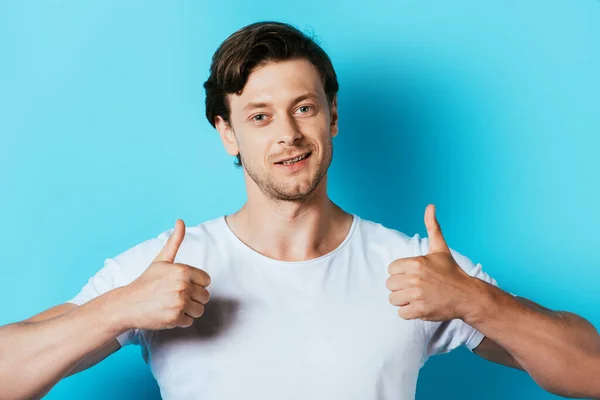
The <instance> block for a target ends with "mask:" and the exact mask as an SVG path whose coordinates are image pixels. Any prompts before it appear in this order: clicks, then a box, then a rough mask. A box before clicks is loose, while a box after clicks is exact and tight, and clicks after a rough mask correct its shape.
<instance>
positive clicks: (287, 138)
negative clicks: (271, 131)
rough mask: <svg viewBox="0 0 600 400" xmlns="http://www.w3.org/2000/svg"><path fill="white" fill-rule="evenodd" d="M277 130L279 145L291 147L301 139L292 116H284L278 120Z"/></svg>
mask: <svg viewBox="0 0 600 400" xmlns="http://www.w3.org/2000/svg"><path fill="white" fill-rule="evenodd" d="M277 128H278V129H277V132H278V135H279V137H278V141H279V144H283V145H288V146H293V145H294V144H295V142H296V141H297V140H299V139H300V138H301V137H302V133H301V132H300V129H299V127H298V124H297V123H296V120H295V119H294V118H293V117H292V116H289V115H286V116H284V117H283V118H280V125H279V126H278V127H277Z"/></svg>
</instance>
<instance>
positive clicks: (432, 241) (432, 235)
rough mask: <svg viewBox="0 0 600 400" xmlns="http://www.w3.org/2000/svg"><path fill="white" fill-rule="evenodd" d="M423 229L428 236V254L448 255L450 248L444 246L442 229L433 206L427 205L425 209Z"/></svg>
mask: <svg viewBox="0 0 600 400" xmlns="http://www.w3.org/2000/svg"><path fill="white" fill-rule="evenodd" d="M425 227H426V228H427V235H428V236H429V254H431V253H439V252H442V253H449V252H450V248H449V247H448V244H446V239H444V235H442V228H440V224H439V223H438V221H437V218H436V217H435V206H434V205H433V204H429V205H428V206H427V208H426V209H425Z"/></svg>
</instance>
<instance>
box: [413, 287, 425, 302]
mask: <svg viewBox="0 0 600 400" xmlns="http://www.w3.org/2000/svg"><path fill="white" fill-rule="evenodd" d="M412 297H413V300H422V299H423V290H422V289H421V288H416V289H415V290H414V292H413V296H412Z"/></svg>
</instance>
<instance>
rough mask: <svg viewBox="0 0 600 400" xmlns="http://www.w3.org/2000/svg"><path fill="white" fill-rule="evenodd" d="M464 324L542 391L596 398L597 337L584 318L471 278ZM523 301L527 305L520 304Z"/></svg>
mask: <svg viewBox="0 0 600 400" xmlns="http://www.w3.org/2000/svg"><path fill="white" fill-rule="evenodd" d="M473 287H474V290H473V293H472V297H471V298H472V304H475V305H476V306H475V307H471V309H470V311H469V312H468V313H466V314H465V318H464V320H465V322H466V323H468V324H469V325H471V326H473V327H474V328H476V329H477V330H479V331H480V332H481V333H483V334H484V335H485V336H486V337H489V338H490V339H491V340H493V341H495V342H496V343H498V344H499V345H500V346H502V347H503V348H504V349H506V350H507V351H508V352H510V353H511V355H512V356H513V357H514V358H515V360H517V361H518V362H519V364H520V365H521V366H522V367H523V368H524V369H525V370H526V371H527V372H528V373H529V374H530V375H531V377H532V378H533V379H534V380H535V381H536V382H537V383H538V384H539V385H540V386H542V387H543V388H544V389H546V390H548V391H550V392H553V393H556V394H560V395H562V396H568V397H589V396H594V397H598V398H600V387H599V386H600V385H599V383H598V380H599V378H598V377H599V376H600V367H599V365H600V363H599V361H598V360H599V358H600V337H599V336H598V332H597V331H596V329H595V328H594V326H593V325H591V324H590V323H589V322H588V321H586V320H585V319H583V318H581V317H579V316H577V315H574V314H571V313H565V312H554V311H550V310H548V309H544V308H543V307H537V306H535V305H534V304H533V303H531V304H524V302H522V301H519V300H518V299H516V298H514V297H513V296H511V295H510V294H508V293H506V292H504V291H502V290H501V289H499V288H497V287H494V286H492V285H490V284H487V283H486V282H483V281H481V280H477V282H476V284H475V285H474V286H473ZM525 303H527V302H525Z"/></svg>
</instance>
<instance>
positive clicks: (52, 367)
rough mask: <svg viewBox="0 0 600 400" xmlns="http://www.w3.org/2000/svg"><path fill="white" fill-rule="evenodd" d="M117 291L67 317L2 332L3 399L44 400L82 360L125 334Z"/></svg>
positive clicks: (17, 325) (13, 326) (0, 374)
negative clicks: (37, 399)
mask: <svg viewBox="0 0 600 400" xmlns="http://www.w3.org/2000/svg"><path fill="white" fill-rule="evenodd" d="M120 296H121V293H120V292H119V290H118V289H117V290H113V291H111V292H108V293H106V294H105V295H102V296H99V297H97V298H96V299H93V300H91V301H89V302H88V303H86V304H84V305H82V306H80V307H76V308H74V309H72V310H71V311H69V312H66V313H65V314H62V315H59V316H57V317H54V318H51V319H48V320H44V321H39V322H19V323H14V324H10V325H7V326H4V327H1V328H0V382H2V391H1V393H0V399H5V398H7V399H8V398H10V399H22V398H27V399H31V398H40V397H42V396H44V395H45V394H46V393H47V392H48V391H49V390H50V389H51V388H52V387H53V386H54V385H56V383H58V382H59V381H60V380H61V379H62V378H63V377H65V376H66V375H67V374H68V373H69V372H70V371H71V370H72V369H73V368H74V367H75V366H76V365H77V364H78V363H79V362H80V361H81V360H83V359H84V358H85V357H86V356H88V355H89V354H91V353H93V352H94V351H95V350H97V349H99V348H100V347H102V346H104V345H106V344H107V343H109V342H110V341H112V340H114V339H115V338H116V337H117V336H118V335H119V334H121V333H123V332H125V331H126V330H127V326H126V325H127V324H126V323H125V322H124V318H123V315H121V314H120V309H121V308H120V307H119V301H120V299H119V297H120Z"/></svg>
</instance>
